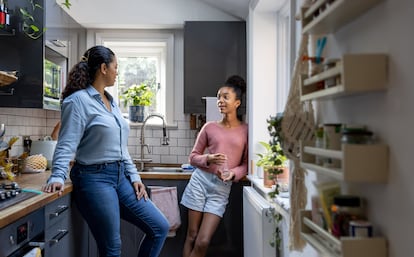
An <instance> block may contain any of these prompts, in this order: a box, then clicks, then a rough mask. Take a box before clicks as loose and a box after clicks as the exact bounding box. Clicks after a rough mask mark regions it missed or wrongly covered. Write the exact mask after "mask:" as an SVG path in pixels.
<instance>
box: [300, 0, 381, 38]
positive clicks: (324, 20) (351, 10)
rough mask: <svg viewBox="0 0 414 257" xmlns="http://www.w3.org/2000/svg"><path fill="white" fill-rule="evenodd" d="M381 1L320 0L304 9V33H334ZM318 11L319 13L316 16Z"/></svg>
mask: <svg viewBox="0 0 414 257" xmlns="http://www.w3.org/2000/svg"><path fill="white" fill-rule="evenodd" d="M381 1H382V0H364V1H354V0H334V1H333V2H331V1H329V0H318V1H316V2H315V3H314V4H313V5H312V6H311V7H309V8H303V9H302V33H303V34H305V33H307V34H328V33H333V32H335V31H337V30H338V29H339V28H341V27H342V26H344V25H345V24H347V23H348V22H350V21H352V20H353V19H355V18H356V17H358V16H359V15H361V14H363V13H364V12H366V11H367V10H368V9H370V8H372V7H373V6H375V5H376V4H378V3H379V2H381ZM328 2H331V3H330V4H327V3H328ZM321 8H323V11H320V10H321ZM316 13H319V14H318V15H317V16H316V17H314V15H315V14H316Z"/></svg>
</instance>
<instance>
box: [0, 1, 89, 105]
mask: <svg viewBox="0 0 414 257" xmlns="http://www.w3.org/2000/svg"><path fill="white" fill-rule="evenodd" d="M33 3H34V4H38V5H39V6H41V7H42V8H35V10H34V11H32V10H33V7H32V4H31V1H29V0H15V1H9V9H10V10H12V12H11V13H12V16H11V24H10V28H9V30H8V31H6V32H9V33H0V49H1V51H2V56H1V59H0V70H2V71H17V77H18V80H17V81H16V82H14V83H12V84H10V85H7V86H2V87H0V107H19V108H44V109H54V110H59V109H60V104H59V97H60V94H61V91H62V89H63V88H64V85H65V82H66V79H67V73H68V67H70V65H71V61H72V60H73V59H76V60H77V59H78V57H77V54H76V55H75V53H77V52H78V49H77V46H78V45H79V44H78V38H79V34H86V33H85V32H84V29H83V28H82V27H81V26H80V25H79V24H77V23H76V22H74V21H73V20H72V19H71V18H70V17H69V15H67V14H66V12H65V11H63V10H62V8H61V7H60V6H59V5H57V4H56V2H55V1H45V0H35V1H33ZM20 9H24V10H27V11H28V12H29V14H30V15H32V16H33V19H34V24H35V25H36V26H37V27H38V28H39V29H40V31H42V30H43V28H46V30H45V33H43V34H39V35H40V36H39V37H38V38H30V37H29V36H28V35H27V34H25V33H24V30H23V28H24V27H25V25H24V20H23V15H22V14H21V11H20ZM51 17H52V18H51ZM53 17H55V18H53Z"/></svg>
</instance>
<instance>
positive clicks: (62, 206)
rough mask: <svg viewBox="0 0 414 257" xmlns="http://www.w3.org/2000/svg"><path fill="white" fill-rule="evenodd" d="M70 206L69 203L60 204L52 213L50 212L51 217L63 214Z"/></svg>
mask: <svg viewBox="0 0 414 257" xmlns="http://www.w3.org/2000/svg"><path fill="white" fill-rule="evenodd" d="M68 208H69V207H68V206H67V205H59V206H58V208H57V209H56V210H55V211H54V212H52V213H51V214H49V217H50V218H55V217H57V216H59V215H60V214H62V213H63V212H64V211H66V210H67V209H68Z"/></svg>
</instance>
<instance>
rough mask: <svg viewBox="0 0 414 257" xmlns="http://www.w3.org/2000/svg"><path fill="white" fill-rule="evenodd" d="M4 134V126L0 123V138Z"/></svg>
mask: <svg viewBox="0 0 414 257" xmlns="http://www.w3.org/2000/svg"><path fill="white" fill-rule="evenodd" d="M5 133H6V126H5V125H4V124H3V123H2V124H1V125H0V137H2V136H4V134H5Z"/></svg>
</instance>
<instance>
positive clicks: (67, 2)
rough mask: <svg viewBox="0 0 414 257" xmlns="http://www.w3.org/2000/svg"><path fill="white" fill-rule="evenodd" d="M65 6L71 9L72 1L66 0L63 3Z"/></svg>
mask: <svg viewBox="0 0 414 257" xmlns="http://www.w3.org/2000/svg"><path fill="white" fill-rule="evenodd" d="M62 5H63V6H65V7H66V8H68V9H70V7H71V6H72V4H71V3H70V1H69V0H65V2H63V3H62Z"/></svg>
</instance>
